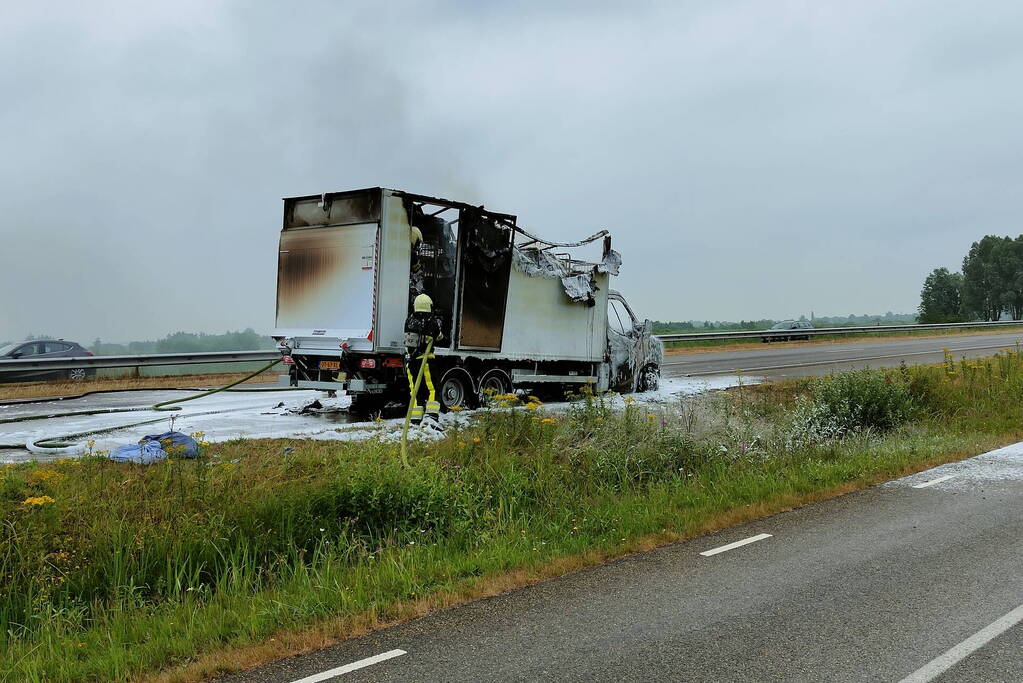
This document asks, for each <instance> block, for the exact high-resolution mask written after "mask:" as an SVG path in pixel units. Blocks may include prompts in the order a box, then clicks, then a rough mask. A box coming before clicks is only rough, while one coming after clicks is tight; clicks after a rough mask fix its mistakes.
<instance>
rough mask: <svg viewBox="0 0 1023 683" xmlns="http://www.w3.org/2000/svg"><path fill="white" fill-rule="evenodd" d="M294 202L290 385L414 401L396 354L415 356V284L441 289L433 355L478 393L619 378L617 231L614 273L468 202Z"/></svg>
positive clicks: (289, 254) (281, 328) (349, 197)
mask: <svg viewBox="0 0 1023 683" xmlns="http://www.w3.org/2000/svg"><path fill="white" fill-rule="evenodd" d="M284 202H285V205H284V223H283V226H282V230H281V238H280V249H279V254H278V282H277V318H276V329H275V331H274V337H275V338H277V339H278V340H279V342H280V343H281V345H282V352H286V354H285V355H286V356H287V357H288V358H289V359H291V360H294V362H295V366H294V367H293V368H292V373H291V378H290V380H289V381H290V383H291V384H293V385H296V386H309V387H317V388H324V389H334V388H336V389H345V390H348V391H349V392H351V393H355V394H358V393H361V392H368V393H375V394H382V393H383V394H388V395H394V396H396V395H398V394H400V393H401V391H402V389H404V391H405V392H406V395H407V390H408V388H407V386H399V385H403V384H404V383H405V379H404V369H403V367H399V364H398V361H396V360H395V359H399V360H400V359H401V358H402V357H403V355H404V354H405V352H406V349H405V346H404V330H405V321H406V319H407V317H408V316H409V314H410V312H411V301H412V298H413V297H414V295H415V294H416V293H417V292H425V293H428V294H429V295H430V296H431V298H432V299H433V302H434V311H435V312H436V314H437V315H438V316H440V317H441V319H442V321H443V323H442V329H443V337H442V338H441V339H440V340H438V341H437V342H436V344H435V354H436V355H437V361H436V362H437V363H438V364H439V366H440V368H441V370H442V371H444V372H445V373H447V374H451V373H448V371H449V370H450V371H452V373H453V375H452V376H454V375H460V376H461V377H462V382H463V383H465V384H467V385H468V387H467V389H468V390H469V391H470V393H478V391H479V390H480V388H481V386H482V384H483V383H484V382H483V378H484V376H489V377H490V381H489V382H486V384H487V386H489V387H493V388H498V387H499V386H501V385H508V386H505V387H504V388H506V389H509V390H510V389H511V388H512V386H510V385H520V384H523V383H529V382H543V381H554V380H550V379H549V378H552V377H553V378H561V380H559V381H564V382H566V383H569V384H571V383H590V384H595V385H596V386H597V387H598V388H607V385H608V383H609V382H610V381H612V380H613V378H614V373H613V372H612V371H611V370H612V369H610V368H607V367H602V366H605V365H606V364H607V363H608V361H609V358H610V352H609V342H608V334H609V332H608V317H607V316H608V296H609V292H610V290H609V275H610V274H611V273H612V272H614V271H615V270H616V269H617V265H616V264H615V262H614V258H617V254H616V253H614V252H612V251H611V250H610V238H609V237H605V238H604V259H605V261H607V260H608V259H610V263H611V265H612V266H613V268H609V267H606V265H607V264H606V263H605V262H601V263H586V262H581V261H577V260H574V259H572V258H570V257H568V256H566V255H564V254H561V253H559V254H555V250H554V247H555V246H566V245H556V244H554V243H548V242H544V241H543V240H540V238H535V237H533V236H531V235H529V234H528V233H525V231H522V230H520V229H519V228H517V226H516V223H515V221H516V218H515V216H512V215H509V214H500V213H495V212H490V211H487V210H485V209H483V207H474V206H471V205H468V204H463V203H460V202H452V201H449V200H443V199H437V198H432V197H426V196H422V195H413V194H410V193H406V192H401V191H397V190H389V189H384V188H370V189H365V190H356V191H351V192H338V193H329V194H323V195H310V196H304V197H295V198H288V199H285V200H284ZM416 234H418V235H421V236H422V240H421V241H417V242H415V238H414V236H415V235H416ZM603 236H604V233H599V234H598V235H596V236H594V237H593V238H590V240H589V242H594V241H595V240H596V239H598V238H600V237H603ZM413 242H415V246H413ZM580 244H582V243H580ZM567 246H577V245H567ZM619 262H620V261H619ZM630 314H631V313H630ZM658 362H659V358H658ZM384 368H387V369H386V370H385V369H384ZM488 373H489V375H488ZM634 374H635V373H634ZM523 378H528V379H523Z"/></svg>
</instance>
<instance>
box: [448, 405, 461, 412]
mask: <svg viewBox="0 0 1023 683" xmlns="http://www.w3.org/2000/svg"><path fill="white" fill-rule="evenodd" d="M448 410H450V411H451V412H453V413H458V412H461V411H462V410H464V409H463V408H462V406H451V407H450V408H448Z"/></svg>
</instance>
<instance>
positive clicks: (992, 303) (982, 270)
mask: <svg viewBox="0 0 1023 683" xmlns="http://www.w3.org/2000/svg"><path fill="white" fill-rule="evenodd" d="M1007 240H1008V241H1011V240H1009V238H1008V237H996V236H995V235H986V236H984V237H983V238H982V239H981V240H980V241H979V242H974V243H973V244H972V245H971V246H970V251H969V252H968V253H967V254H966V257H965V258H963V289H962V307H963V312H964V313H965V314H966V316H967V317H970V318H981V319H983V320H998V319H999V318H1000V317H1002V310H1003V307H1004V300H1005V297H1006V284H1007V283H1006V282H1005V275H1006V270H1005V263H1004V258H1003V256H1004V253H1005V251H1004V249H1005V247H1004V244H1005V242H1006V241H1007Z"/></svg>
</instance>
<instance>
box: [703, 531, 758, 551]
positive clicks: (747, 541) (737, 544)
mask: <svg viewBox="0 0 1023 683" xmlns="http://www.w3.org/2000/svg"><path fill="white" fill-rule="evenodd" d="M765 538H771V534H757V535H756V536H750V537H749V538H744V539H742V540H741V541H736V542H735V543H729V544H728V545H722V546H718V547H717V548H712V549H710V550H704V551H703V552H702V553H700V554H701V555H703V556H704V557H710V556H711V555H717V554H718V553H723V552H725V551H728V550H734V549H735V548H741V547H742V546H744V545H749V544H750V543H756V542H757V541H762V540H764V539H765Z"/></svg>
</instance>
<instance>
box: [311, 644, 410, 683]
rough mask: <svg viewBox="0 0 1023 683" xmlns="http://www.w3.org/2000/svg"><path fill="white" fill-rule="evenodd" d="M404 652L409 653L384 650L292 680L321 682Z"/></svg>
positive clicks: (312, 682)
mask: <svg viewBox="0 0 1023 683" xmlns="http://www.w3.org/2000/svg"><path fill="white" fill-rule="evenodd" d="M404 654H408V653H407V652H405V651H404V650H388V651H387V652H383V653H381V654H378V655H373V656H372V657H366V659H360V660H359V661H357V662H352V663H351V664H345V665H344V666H339V667H337V668H336V669H329V670H327V671H322V672H320V673H318V674H313V675H312V676H306V677H305V678H300V679H298V680H297V681H292V682H291V683H319V682H320V681H326V680H330V679H331V678H336V677H338V676H341V675H344V674H346V673H350V672H352V671H356V670H357V669H364V668H366V667H367V666H373V665H374V664H379V663H380V662H384V661H387V660H388V659H394V658H395V657H401V656H402V655H404Z"/></svg>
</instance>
